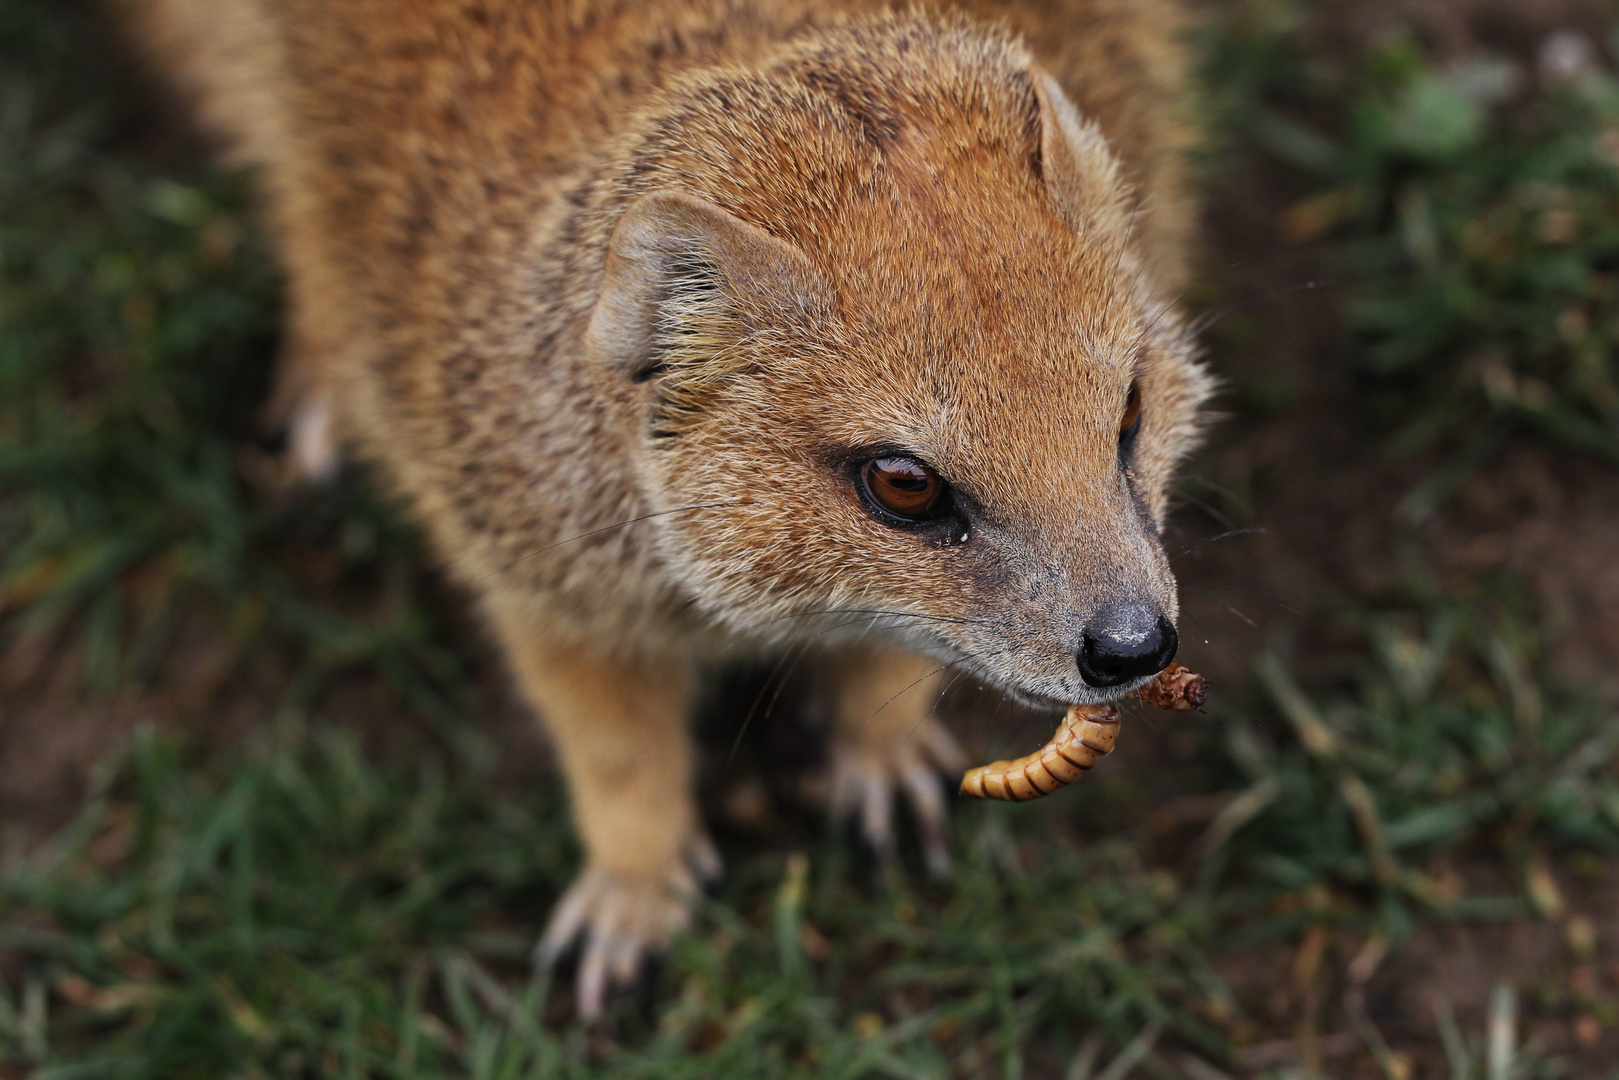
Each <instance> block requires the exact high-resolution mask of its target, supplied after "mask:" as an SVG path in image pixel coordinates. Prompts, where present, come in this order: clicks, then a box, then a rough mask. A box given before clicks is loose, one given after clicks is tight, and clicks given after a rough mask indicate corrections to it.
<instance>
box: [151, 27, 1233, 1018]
mask: <svg viewBox="0 0 1619 1080" xmlns="http://www.w3.org/2000/svg"><path fill="white" fill-rule="evenodd" d="M127 2H129V3H131V4H132V5H133V8H134V11H135V14H136V15H137V16H138V17H139V18H140V19H141V23H142V27H143V32H144V35H145V36H146V37H147V38H148V40H149V41H150V43H151V44H152V46H153V48H154V50H155V55H157V56H159V57H160V58H161V62H162V63H163V64H164V66H165V68H166V69H168V70H173V71H175V72H176V73H177V74H178V75H179V77H180V78H181V79H182V80H183V81H184V82H185V83H187V84H188V85H189V86H190V87H191V88H192V89H193V90H194V91H195V92H196V94H197V96H198V100H199V104H200V107H201V109H202V112H203V114H204V116H205V117H206V118H207V119H208V120H209V121H210V122H211V123H212V124H213V125H214V126H216V127H218V128H219V129H220V130H221V131H222V132H223V133H224V134H225V135H226V136H227V137H228V139H229V140H230V142H231V145H232V146H233V148H234V150H235V152H236V153H237V154H238V156H239V157H240V158H241V159H243V160H245V161H247V162H249V163H251V164H253V165H254V166H255V167H256V168H257V169H258V170H259V172H260V174H261V176H262V180H263V183H264V185H265V190H266V192H267V194H268V203H269V207H270V211H271V214H272V218H273V221H274V224H275V227H276V229H277V230H278V236H279V244H280V251H281V256H282V259H283V261H284V264H285V267H286V270H287V273H288V289H289V298H290V325H289V327H288V331H287V340H288V353H287V358H286V370H285V372H284V375H283V379H284V387H285V389H286V390H287V392H288V393H289V394H290V396H291V397H292V398H294V399H296V402H297V407H296V409H295V410H294V412H293V416H294V443H295V450H296V453H297V454H298V455H299V457H300V459H301V460H303V461H304V463H305V465H306V467H307V468H309V469H311V470H312V471H319V470H321V469H323V468H325V467H327V466H328V464H329V462H330V460H331V457H332V453H333V447H334V445H335V443H336V440H337V439H338V437H339V436H340V437H341V439H342V440H343V441H346V442H351V443H352V444H353V445H354V446H355V447H356V448H357V450H358V451H359V452H360V453H362V454H364V455H365V456H366V457H367V458H369V459H371V460H373V461H375V462H377V463H379V464H380V466H381V467H382V469H383V471H384V473H385V475H386V476H387V477H388V478H389V480H390V482H391V483H392V484H393V485H394V486H395V488H396V490H397V491H399V492H400V493H402V495H403V496H404V497H406V498H407V499H408V500H409V501H410V503H411V504H412V505H413V506H414V507H415V512H416V514H417V516H418V518H419V519H420V521H421V522H422V523H423V525H424V526H425V527H426V528H427V530H428V533H429V535H430V536H431V537H432V539H433V541H434V543H435V544H436V547H437V550H438V551H439V552H440V554H441V556H442V557H443V559H444V560H445V561H446V562H447V563H448V564H449V566H450V567H451V568H452V569H453V571H454V572H455V573H456V574H457V575H458V577H459V578H460V579H461V580H462V581H464V582H466V583H468V584H469V585H470V586H471V587H472V588H473V589H474V591H475V592H476V593H477V595H478V596H479V597H480V599H481V601H482V604H483V607H484V610H485V613H486V615H487V617H488V619H489V621H490V623H491V624H492V626H493V627H494V629H495V632H496V633H497V635H498V637H499V639H500V641H501V642H502V644H503V646H504V649H505V652H506V655H507V656H508V658H509V660H510V663H511V666H512V668H513V670H514V671H515V672H516V675H517V678H518V680H519V682H520V684H521V687H522V689H523V691H524V692H525V693H526V695H527V697H528V699H529V700H530V701H531V702H532V703H533V705H534V706H535V708H536V710H537V711H538V712H539V713H540V714H541V716H542V717H543V718H544V720H545V722H546V724H547V725H548V728H549V730H550V732H551V734H552V736H553V738H554V739H555V742H556V745H557V747H558V749H559V752H560V756H561V760H562V764H563V767H564V768H565V770H566V773H567V779H568V783H569V785H570V789H571V794H572V798H573V804H574V808H575V815H576V818H577V822H578V828H579V831H580V833H581V834H582V837H583V840H584V845H585V849H586V852H587V863H586V867H585V869H584V871H583V873H582V874H581V875H580V877H579V878H578V880H577V881H576V882H575V883H574V885H573V887H572V889H571V891H570V892H569V893H568V894H567V895H566V896H565V897H564V898H563V899H562V901H561V902H560V903H559V905H558V907H557V909H556V911H555V912H554V913H553V915H552V918H551V923H550V927H549V929H548V930H547V931H546V934H545V937H544V939H543V941H542V946H541V953H542V956H543V957H545V958H551V957H554V956H555V955H557V954H558V953H559V952H560V951H562V950H563V949H564V948H566V947H568V946H569V945H570V944H571V943H573V942H574V941H576V940H582V945H583V956H582V959H581V962H580V965H579V995H580V1008H581V1011H583V1012H584V1013H585V1014H587V1015H589V1014H592V1013H594V1012H596V1011H597V1010H598V1009H599V1008H600V1005H601V1002H602V997H603V994H604V992H605V990H606V989H607V988H608V987H609V986H610V985H612V984H613V983H615V982H620V981H622V980H624V979H625V978H627V977H628V976H629V975H630V973H631V972H632V971H633V969H634V968H635V967H636V964H637V962H638V960H639V958H640V957H641V956H642V955H643V954H644V953H646V952H647V951H649V950H652V949H655V948H657V947H659V946H661V945H662V944H663V943H664V942H666V941H667V940H668V938H669V936H670V935H671V934H674V933H676V932H678V931H679V930H680V928H681V927H682V926H683V925H685V922H686V920H687V917H688V916H687V908H686V905H685V902H684V900H683V899H682V897H683V894H685V893H687V892H688V890H690V889H692V888H693V887H694V885H695V883H696V880H697V879H698V878H699V877H702V876H704V875H708V874H711V873H713V872H715V871H716V870H717V860H716V857H715V855H714V852H713V849H712V848H711V846H710V845H709V844H708V842H707V841H706V839H705V837H704V833H703V830H702V827H701V824H700V822H699V820H698V815H697V813H696V810H695V807H694V802H693V798H692V793H691V791H690V782H691V781H690V773H691V750H690V746H689V741H688V736H687V733H686V731H685V726H684V725H685V722H686V719H687V716H686V714H687V710H688V707H689V703H690V702H691V699H692V695H693V687H694V683H695V682H696V681H697V679H698V678H699V676H700V674H701V671H702V670H703V669H704V668H705V667H706V666H708V665H711V664H712V663H714V662H715V661H718V660H723V659H726V658H731V657H738V656H745V655H759V654H762V653H768V652H770V651H772V650H781V649H783V648H785V647H787V646H788V645H789V644H791V643H794V642H801V641H805V640H808V641H811V642H813V643H816V644H817V645H818V646H819V647H820V648H821V649H822V650H824V652H825V655H826V670H827V671H828V672H829V675H828V687H827V693H828V694H829V697H830V700H831V701H832V703H833V707H834V709H835V712H836V715H837V718H838V721H839V723H838V727H837V731H838V734H837V737H836V744H835V746H834V791H835V799H836V802H837V805H838V806H839V807H841V808H843V809H844V810H845V811H847V812H852V813H855V814H858V816H859V817H860V818H861V821H862V824H863V827H864V830H865V832H866V834H867V835H868V836H869V838H870V839H871V840H872V841H873V842H874V843H876V844H878V845H883V844H886V843H887V842H888V837H889V814H890V803H891V801H892V799H893V798H894V797H895V795H896V794H897V793H903V794H904V795H905V796H906V797H907V798H909V799H910V800H911V802H912V803H913V805H914V806H915V808H916V809H917V811H918V816H919V818H920V820H921V821H922V823H923V825H924V831H925V833H926V843H927V848H928V852H929V857H930V860H931V862H932V864H933V865H934V866H935V867H942V866H943V864H944V861H945V857H946V856H945V848H944V840H943V832H942V823H943V816H944V802H943V794H942V789H941V788H940V786H939V782H938V777H937V775H936V774H935V770H936V769H938V768H942V767H949V766H954V765H955V764H957V761H956V758H957V753H956V750H955V747H954V745H953V744H952V742H951V741H950V739H949V737H948V736H947V735H946V734H945V733H944V732H943V730H942V729H941V728H939V727H937V726H936V725H934V724H933V723H932V722H930V721H929V720H928V712H929V709H930V708H931V702H932V695H931V694H929V693H928V692H926V691H927V688H928V686H930V685H931V682H930V673H931V672H933V671H934V669H935V668H936V666H937V665H938V664H941V663H947V664H952V665H955V666H956V668H957V669H958V670H959V669H965V670H967V671H970V672H972V673H974V674H976V675H977V676H979V677H981V678H983V679H986V680H988V681H990V682H992V683H994V684H996V685H997V686H999V687H1001V688H1002V689H1004V690H1005V691H1006V692H1007V693H1009V694H1012V695H1015V696H1017V697H1020V698H1022V699H1024V700H1027V701H1032V702H1036V703H1042V704H1049V705H1051V706H1053V707H1054V708H1055V707H1056V706H1059V705H1061V704H1071V703H1076V702H1099V701H1104V700H1108V699H1111V698H1115V697H1118V696H1120V695H1122V694H1124V693H1126V692H1129V691H1131V690H1133V689H1135V688H1137V687H1138V686H1140V685H1142V684H1143V683H1144V682H1145V681H1146V680H1147V679H1148V677H1150V676H1151V675H1153V674H1154V673H1155V672H1157V671H1158V670H1159V669H1161V668H1162V667H1163V666H1164V665H1165V664H1167V663H1168V662H1169V660H1170V658H1171V656H1173V654H1174V650H1175V632H1174V626H1173V622H1174V620H1175V618H1176V617H1177V612H1178V608H1177V601H1176V594H1175V586H1174V579H1173V577H1172V575H1171V572H1170V569H1169V566H1168V563H1167V560H1166V557H1165V553H1164V550H1163V548H1162V546H1161V544H1160V542H1159V538H1158V530H1159V527H1160V526H1161V524H1162V521H1163V517H1164V513H1165V503H1166V486H1167V484H1168V481H1169V479H1170V476H1171V472H1172V470H1173V468H1174V466H1175V464H1176V462H1177V459H1179V458H1180V457H1181V456H1182V455H1183V454H1184V453H1185V452H1186V451H1187V450H1188V448H1189V446H1190V444H1191V443H1192V441H1193V440H1194V438H1195V436H1196V432H1197V428H1198V413H1199V408H1200V406H1201V404H1202V402H1203V401H1204V399H1205V397H1206V396H1207V394H1208V392H1209V387H1210V380H1209V378H1208V376H1207V375H1206V374H1205V373H1204V371H1203V370H1202V368H1201V367H1200V366H1199V365H1198V363H1197V362H1196V360H1195V358H1194V354H1193V347H1192V344H1191V342H1190V341H1189V338H1188V334H1187V331H1186V329H1185V327H1184V324H1183V322H1182V320H1181V319H1180V318H1179V317H1178V315H1177V313H1176V311H1175V307H1174V299H1175V292H1176V290H1178V289H1179V288H1180V283H1181V279H1182V277H1183V276H1184V267H1183V264H1184V262H1185V258H1186V255H1185V246H1186V234H1187V232H1188V222H1189V220H1190V216H1191V208H1190V207H1189V205H1188V201H1187V197H1186V193H1185V191H1184V190H1183V187H1184V184H1183V178H1182V172H1183V166H1182V162H1181V160H1180V156H1181V152H1182V150H1183V144H1184V142H1185V137H1184V136H1185V128H1184V126H1183V125H1182V123H1181V122H1180V120H1179V119H1178V114H1177V108H1178V102H1177V100H1176V99H1177V93H1178V84H1179V80H1180V78H1181V76H1182V61H1181V59H1180V56H1179V52H1178V49H1177V47H1176V43H1175V34H1176V33H1177V27H1178V24H1177V20H1176V18H1175V17H1174V16H1175V12H1174V10H1173V9H1172V7H1171V6H1170V0H1016V2H1010V3H1005V4H993V3H989V2H987V0H986V2H961V3H946V4H939V5H936V6H932V7H902V6H898V5H887V4H883V3H880V2H876V0H870V2H860V0H636V2H633V3H632V2H628V0H600V2H594V3H592V2H588V0H343V2H341V3H334V2H332V0H127ZM915 684H921V685H918V686H916V687H915V689H913V690H912V692H910V693H908V694H904V693H902V692H903V691H905V690H906V689H907V688H910V687H913V685H915Z"/></svg>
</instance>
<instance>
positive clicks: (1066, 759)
mask: <svg viewBox="0 0 1619 1080" xmlns="http://www.w3.org/2000/svg"><path fill="white" fill-rule="evenodd" d="M1207 693H1208V680H1206V679H1204V678H1203V677H1202V676H1201V675H1195V674H1193V673H1192V672H1190V671H1187V670H1186V669H1185V668H1183V667H1181V666H1180V665H1179V664H1171V665H1169V667H1167V668H1165V669H1164V670H1163V671H1162V672H1160V673H1159V675H1158V678H1156V679H1154V680H1153V681H1152V682H1151V683H1148V684H1147V685H1146V686H1144V687H1142V688H1141V689H1140V690H1138V691H1137V692H1136V696H1137V697H1139V698H1140V699H1141V700H1142V701H1145V702H1147V703H1148V704H1150V705H1156V706H1158V707H1159V708H1160V709H1173V710H1176V711H1178V712H1188V711H1191V710H1193V709H1197V708H1199V707H1201V706H1202V704H1203V701H1204V698H1205V697H1206V695H1207ZM1118 734H1119V710H1118V708H1117V707H1116V706H1114V705H1070V706H1069V707H1068V714H1067V715H1066V716H1064V717H1063V722H1062V726H1061V727H1060V728H1058V729H1057V734H1056V735H1054V736H1052V738H1051V741H1050V742H1048V743H1046V745H1044V746H1042V747H1041V748H1040V749H1038V750H1036V751H1035V752H1034V753H1032V754H1027V755H1025V756H1023V757H1020V758H1018V759H1017V760H1016V761H994V762H991V763H990V764H988V765H980V766H979V767H978V768H976V769H969V770H968V772H967V774H966V775H965V776H963V777H962V778H961V793H962V794H963V795H971V796H973V797H974V798H979V799H1000V800H1002V801H1003V802H1027V801H1028V800H1030V799H1038V798H1039V797H1040V796H1042V795H1050V794H1051V793H1052V792H1053V791H1056V790H1057V789H1058V788H1060V787H1065V786H1067V785H1068V784H1071V783H1073V782H1074V781H1075V780H1078V779H1079V778H1080V777H1081V776H1084V775H1085V774H1086V773H1087V772H1089V771H1090V769H1091V766H1092V765H1095V764H1096V763H1097V762H1098V761H1100V760H1102V758H1103V757H1105V756H1106V755H1107V754H1108V752H1109V751H1111V750H1112V749H1113V741H1114V739H1116V738H1117V737H1118Z"/></svg>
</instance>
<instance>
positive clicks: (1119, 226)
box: [1033, 71, 1130, 235]
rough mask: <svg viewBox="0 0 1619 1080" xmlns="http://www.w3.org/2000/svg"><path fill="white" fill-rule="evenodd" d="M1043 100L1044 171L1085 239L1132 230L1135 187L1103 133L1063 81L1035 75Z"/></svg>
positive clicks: (1065, 214)
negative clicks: (1067, 91)
mask: <svg viewBox="0 0 1619 1080" xmlns="http://www.w3.org/2000/svg"><path fill="white" fill-rule="evenodd" d="M1033 74H1034V93H1035V97H1037V98H1038V99H1039V100H1040V168H1041V173H1042V175H1043V176H1044V178H1045V182H1046V188H1047V190H1049V191H1050V192H1051V196H1052V198H1053V199H1054V200H1055V201H1056V203H1057V205H1058V207H1060V208H1061V210H1062V213H1063V217H1064V218H1065V219H1066V220H1067V221H1068V225H1069V227H1070V228H1071V229H1073V230H1074V231H1075V232H1077V233H1080V234H1082V235H1088V234H1094V233H1096V232H1101V233H1104V234H1120V233H1123V232H1124V231H1126V230H1128V229H1129V227H1130V192H1129V186H1128V185H1127V184H1126V183H1125V182H1124V178H1123V177H1122V176H1121V175H1120V171H1119V159H1118V158H1116V157H1114V156H1113V151H1111V150H1110V149H1108V145H1107V138H1106V137H1105V136H1104V135H1103V134H1102V129H1101V128H1099V127H1097V126H1096V123H1095V122H1094V121H1091V120H1086V119H1085V118H1084V117H1082V116H1080V114H1079V109H1078V108H1076V107H1075V106H1074V103H1073V102H1072V101H1070V100H1069V99H1068V95H1067V94H1065V93H1063V89H1062V87H1061V86H1059V85H1058V84H1057V80H1056V79H1053V78H1052V77H1051V76H1050V75H1047V74H1045V73H1044V72H1041V71H1035V72H1034V73H1033Z"/></svg>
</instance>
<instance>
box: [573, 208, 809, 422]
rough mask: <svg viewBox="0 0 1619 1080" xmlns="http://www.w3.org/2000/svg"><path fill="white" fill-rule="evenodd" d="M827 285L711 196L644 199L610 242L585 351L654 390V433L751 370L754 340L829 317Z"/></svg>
mask: <svg viewBox="0 0 1619 1080" xmlns="http://www.w3.org/2000/svg"><path fill="white" fill-rule="evenodd" d="M829 298H830V288H829V287H828V286H827V285H826V284H825V281H824V279H823V278H822V276H821V275H820V274H819V272H817V271H816V270H815V268H814V267H813V266H812V265H811V264H810V262H809V260H808V258H806V257H805V255H804V254H803V252H801V251H799V250H798V248H796V247H794V246H793V245H791V244H789V243H787V242H786V241H784V240H780V239H778V238H776V237H774V236H771V235H770V234H769V233H766V232H765V231H764V230H762V229H759V228H757V227H756V226H753V225H749V224H748V223H746V222H744V221H742V220H741V219H739V218H737V217H734V216H733V215H731V214H729V213H727V212H726V211H724V210H722V209H720V208H719V207H718V206H715V205H714V204H713V203H710V202H707V201H706V200H703V199H699V198H695V197H694V196H691V195H687V194H684V193H682V192H675V191H659V192H653V193H652V194H650V195H646V196H643V197H642V198H641V199H639V200H638V201H637V202H636V203H634V204H633V205H632V206H631V207H630V208H629V209H628V210H626V211H625V212H624V216H623V217H622V218H621V219H620V221H619V223H618V227H617V228H616V229H615V230H614V231H613V237H612V240H611V242H610V243H609V246H608V253H607V265H606V270H605V273H604V275H603V282H602V294H601V298H600V299H599V300H598V301H597V303H596V309H595V311H594V312H593V313H592V315H591V319H590V325H589V328H588V329H587V330H586V334H585V348H586V351H587V353H588V354H589V355H590V357H591V360H592V362H593V363H596V364H600V365H604V366H605V368H606V370H608V371H615V370H616V371H617V372H619V373H621V376H622V377H625V378H628V379H629V380H630V381H631V382H635V383H653V384H655V391H656V403H655V405H654V418H653V430H654V434H655V435H663V436H668V435H672V434H674V433H675V431H676V430H677V429H678V427H679V426H680V425H679V423H678V414H679V413H680V412H682V411H690V410H695V409H698V408H701V406H702V403H703V399H704V398H705V396H706V395H707V394H708V393H710V392H711V391H712V390H713V389H714V388H715V387H717V386H718V385H719V384H721V383H723V382H725V381H726V380H728V379H732V378H734V377H736V376H738V375H740V374H742V373H743V372H744V371H745V370H746V368H747V366H748V355H749V350H748V347H747V346H748V343H749V342H750V340H753V339H754V337H755V336H756V335H758V334H759V333H760V332H768V330H769V329H770V328H771V326H772V324H774V323H779V322H780V321H781V320H783V319H791V318H794V317H796V316H802V315H804V314H808V313H810V309H812V308H813V309H815V313H817V314H819V313H824V310H825V309H827V308H828V307H829V306H830V305H829Z"/></svg>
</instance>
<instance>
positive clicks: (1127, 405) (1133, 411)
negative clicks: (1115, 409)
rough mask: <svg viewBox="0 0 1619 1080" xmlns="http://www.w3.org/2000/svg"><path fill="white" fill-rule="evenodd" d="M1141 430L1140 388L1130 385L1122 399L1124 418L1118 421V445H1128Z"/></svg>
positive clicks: (1133, 384)
mask: <svg viewBox="0 0 1619 1080" xmlns="http://www.w3.org/2000/svg"><path fill="white" fill-rule="evenodd" d="M1140 428H1141V387H1140V386H1138V385H1137V384H1135V383H1133V382H1132V383H1131V384H1130V393H1129V395H1128V396H1127V397H1125V399H1124V418H1123V419H1122V420H1120V421H1119V443H1120V444H1121V445H1124V444H1128V443H1129V442H1130V440H1131V439H1134V438H1135V436H1136V432H1137V431H1138V430H1140Z"/></svg>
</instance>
